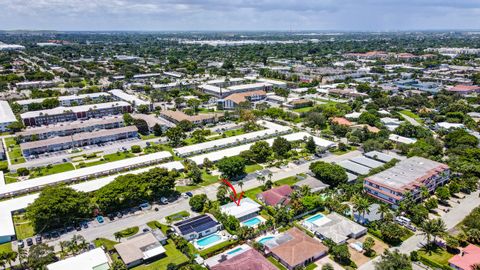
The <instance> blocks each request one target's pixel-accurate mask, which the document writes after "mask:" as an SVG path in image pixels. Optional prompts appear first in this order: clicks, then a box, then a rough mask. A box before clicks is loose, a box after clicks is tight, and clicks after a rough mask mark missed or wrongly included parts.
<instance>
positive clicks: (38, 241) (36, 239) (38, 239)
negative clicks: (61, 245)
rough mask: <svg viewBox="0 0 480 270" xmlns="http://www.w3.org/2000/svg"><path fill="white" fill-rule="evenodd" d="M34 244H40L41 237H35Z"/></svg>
mask: <svg viewBox="0 0 480 270" xmlns="http://www.w3.org/2000/svg"><path fill="white" fill-rule="evenodd" d="M35 242H36V243H37V244H41V243H42V237H41V236H40V235H37V237H35Z"/></svg>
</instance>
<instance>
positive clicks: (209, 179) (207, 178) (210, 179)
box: [175, 170, 220, 193]
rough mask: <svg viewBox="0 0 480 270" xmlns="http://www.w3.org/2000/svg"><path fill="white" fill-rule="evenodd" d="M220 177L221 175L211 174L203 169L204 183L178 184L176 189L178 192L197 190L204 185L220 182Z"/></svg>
mask: <svg viewBox="0 0 480 270" xmlns="http://www.w3.org/2000/svg"><path fill="white" fill-rule="evenodd" d="M219 178H220V177H219V176H218V175H211V174H208V173H207V172H206V171H205V170H202V179H203V182H202V183H200V184H199V185H191V186H177V187H175V189H176V190H177V191H178V192H181V193H183V192H187V191H192V190H195V189H197V188H200V187H204V186H208V185H211V184H214V183H216V182H218V179H219Z"/></svg>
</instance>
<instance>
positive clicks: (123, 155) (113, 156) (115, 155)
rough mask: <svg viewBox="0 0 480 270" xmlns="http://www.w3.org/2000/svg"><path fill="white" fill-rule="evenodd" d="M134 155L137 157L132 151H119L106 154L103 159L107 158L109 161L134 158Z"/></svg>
mask: <svg viewBox="0 0 480 270" xmlns="http://www.w3.org/2000/svg"><path fill="white" fill-rule="evenodd" d="M132 157H135V155H134V154H132V153H130V152H118V153H113V154H108V155H104V156H103V159H105V160H106V161H107V162H112V161H117V160H122V159H126V158H132Z"/></svg>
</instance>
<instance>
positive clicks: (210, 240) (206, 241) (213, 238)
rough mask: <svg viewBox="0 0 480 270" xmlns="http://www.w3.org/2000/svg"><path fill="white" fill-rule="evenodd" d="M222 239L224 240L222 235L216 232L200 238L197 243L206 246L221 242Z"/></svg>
mask: <svg viewBox="0 0 480 270" xmlns="http://www.w3.org/2000/svg"><path fill="white" fill-rule="evenodd" d="M221 240H222V237H221V236H220V235H218V234H216V233H214V234H211V235H209V236H206V237H203V238H200V239H198V240H197V245H198V246H200V247H206V246H210V245H213V244H214V243H217V242H220V241H221Z"/></svg>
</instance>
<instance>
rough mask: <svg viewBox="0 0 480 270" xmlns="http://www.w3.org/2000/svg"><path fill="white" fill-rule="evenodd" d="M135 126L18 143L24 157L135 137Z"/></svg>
mask: <svg viewBox="0 0 480 270" xmlns="http://www.w3.org/2000/svg"><path fill="white" fill-rule="evenodd" d="M137 132H138V129H137V127H135V126H127V127H121V128H114V129H104V130H98V131H93V132H82V133H77V134H74V135H72V136H64V137H55V138H50V139H46V140H41V141H33V142H25V143H22V144H20V148H21V149H22V153H23V155H24V156H25V157H28V156H31V155H40V154H43V153H47V152H55V151H61V150H67V149H71V148H74V147H82V146H87V145H93V144H99V143H105V142H110V141H117V140H123V139H128V138H135V137H137V136H138V133H137Z"/></svg>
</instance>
